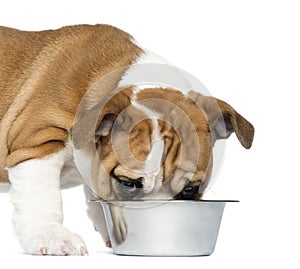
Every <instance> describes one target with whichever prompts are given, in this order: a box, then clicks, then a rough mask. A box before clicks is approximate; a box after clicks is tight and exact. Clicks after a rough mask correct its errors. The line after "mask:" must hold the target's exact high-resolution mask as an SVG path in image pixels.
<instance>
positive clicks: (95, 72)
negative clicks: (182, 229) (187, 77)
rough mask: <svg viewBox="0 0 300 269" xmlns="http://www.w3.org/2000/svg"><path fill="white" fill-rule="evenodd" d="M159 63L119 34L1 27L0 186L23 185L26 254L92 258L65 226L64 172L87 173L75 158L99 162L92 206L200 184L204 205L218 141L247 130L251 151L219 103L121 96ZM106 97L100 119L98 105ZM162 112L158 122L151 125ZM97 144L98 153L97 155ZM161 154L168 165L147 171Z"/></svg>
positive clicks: (195, 96)
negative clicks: (144, 66) (144, 67)
mask: <svg viewBox="0 0 300 269" xmlns="http://www.w3.org/2000/svg"><path fill="white" fill-rule="evenodd" d="M144 56H146V57H144ZM147 59H148V61H150V62H151V61H152V60H153V59H155V60H158V62H160V63H161V62H163V61H160V59H159V57H157V56H155V57H154V56H153V55H151V54H149V53H148V52H145V50H143V49H141V48H140V47H139V46H137V45H136V43H135V42H134V41H133V38H132V37H131V36H130V35H129V34H127V33H125V32H123V31H121V30H119V29H117V28H114V27H112V26H108V25H95V26H89V25H78V26H69V27H63V28H61V29H58V30H51V31H41V32H24V31H19V30H15V29H10V28H6V27H0V95H1V98H0V182H8V181H10V182H11V183H12V197H13V203H14V206H15V209H16V210H15V212H14V217H13V218H14V221H15V226H16V231H17V233H18V235H19V237H20V240H21V243H22V244H23V247H24V249H25V251H26V252H28V253H32V254H55V255H84V254H86V253H87V252H86V248H85V245H84V243H83V242H82V240H81V238H80V237H78V236H76V235H74V234H72V233H71V232H69V231H68V230H67V229H66V228H64V227H63V226H62V208H61V200H60V199H61V198H60V192H59V181H60V177H63V175H64V174H66V173H65V172H64V168H68V169H76V165H75V164H74V162H73V160H72V158H73V157H74V156H73V154H74V151H75V150H78V151H80V150H83V151H84V154H85V157H86V161H87V163H88V168H89V172H90V177H91V178H90V180H91V182H90V183H91V185H90V186H88V187H86V195H87V199H95V198H96V199H125V198H126V197H125V198H124V196H123V195H124V192H122V189H121V188H120V184H121V183H120V182H123V184H125V186H126V183H127V184H129V183H130V182H131V183H132V182H134V184H137V183H139V184H142V185H143V186H147V188H145V189H144V190H142V191H141V192H140V193H139V194H138V195H137V196H136V197H134V198H141V197H142V198H145V199H147V198H149V197H151V195H153V194H154V195H156V194H159V193H160V192H162V193H163V195H162V196H161V197H165V196H164V195H167V197H169V198H172V197H175V198H177V199H181V198H182V195H181V193H182V190H183V188H185V187H186V186H187V185H190V186H193V187H198V188H199V189H198V193H197V195H196V196H195V197H193V199H200V198H201V197H202V195H203V193H204V191H205V188H206V187H207V185H208V182H209V179H210V177H211V171H212V165H213V164H212V149H213V146H214V143H215V141H216V140H217V139H225V138H228V137H229V136H230V134H231V133H232V132H235V133H236V135H237V137H238V139H239V141H240V142H241V144H242V145H243V146H244V147H245V148H250V147H251V144H252V140H253V135H254V128H253V126H252V125H251V124H250V123H249V122H248V121H247V120H246V119H245V118H243V117H242V116H241V115H240V114H239V113H237V112H236V111H235V110H234V109H233V108H232V107H231V106H230V105H228V104H227V103H225V102H224V101H221V100H218V99H216V98H213V97H207V96H203V95H201V94H200V93H197V92H194V91H190V92H189V93H188V94H185V93H182V92H180V91H178V90H175V89H172V88H162V87H153V88H151V87H150V88H147V87H146V88H143V89H137V88H136V87H135V86H132V85H131V86H127V87H125V88H124V89H122V90H121V91H119V92H118V93H116V94H114V95H113V96H112V97H111V98H110V99H109V98H108V97H109V96H110V94H112V93H114V90H116V89H117V88H118V86H120V85H122V86H124V85H126V81H127V80H126V78H128V76H129V75H130V72H133V71H132V70H134V67H133V65H134V64H135V63H139V62H140V63H145V62H147ZM100 79H101V80H100ZM83 97H84V98H83ZM106 98H107V102H106V105H105V106H104V108H103V109H102V110H101V111H99V107H98V105H97V104H98V103H99V102H101V101H102V102H103V101H104V100H106ZM155 100H159V102H156V101H155ZM86 112H89V113H86ZM150 114H153V115H155V116H154V117H150V118H151V119H149V115H150ZM95 115H96V117H95ZM78 116H79V117H78ZM81 116H82V117H81ZM91 118H93V120H91ZM95 121H96V123H95ZM132 124H133V126H131V125H132ZM114 135H115V136H114ZM89 144H92V145H93V147H94V148H96V149H97V150H96V153H95V155H93V154H94V153H92V152H91V151H89V149H87V150H86V148H85V146H86V145H89ZM154 144H155V146H154ZM127 146H128V147H127ZM155 147H156V148H155ZM154 151H155V152H156V153H157V156H155V158H158V160H155V162H156V163H158V164H160V167H158V168H157V169H155V171H147V170H146V169H147V168H153V165H152V163H150V164H149V163H147V162H150V160H154V159H153V158H151V154H152V153H153V154H154ZM199 152H200V154H198V153H199ZM66 156H67V157H66ZM149 156H150V157H149ZM99 160H100V163H99ZM145 163H146V164H145ZM35 165H39V166H41V167H44V168H43V169H40V170H38V169H34V167H35ZM48 170H49V171H51V173H50V172H49V173H47V172H48ZM7 171H8V173H7ZM76 172H77V170H76ZM8 174H9V177H8ZM73 175H74V174H73ZM121 185H122V184H121ZM123 186H124V185H123ZM48 187H49V188H48ZM91 189H92V190H93V191H94V193H93V192H91ZM53 197H54V198H53ZM55 197H56V198H55ZM159 197H160V196H159ZM46 202H47V205H48V206H47V207H45V208H43V210H40V209H41V208H40V207H39V205H41V203H46ZM91 207H93V208H91ZM91 207H90V209H89V212H88V213H89V215H90V217H91V218H92V219H93V220H94V219H96V222H95V227H96V228H97V229H98V230H99V231H101V232H102V235H103V237H104V239H105V240H106V241H107V243H108V245H109V244H110V243H109V241H108V235H107V229H106V227H104V226H105V224H104V223H103V219H99V218H101V217H102V218H103V212H101V211H100V210H101V209H100V208H99V207H98V206H91ZM111 210H112V215H113V221H114V223H117V227H115V228H116V231H117V238H119V241H120V242H122V241H123V240H124V239H125V237H126V233H127V225H126V222H125V221H124V219H123V218H122V213H121V210H120V208H117V207H114V206H112V208H111ZM31 211H35V212H36V214H35V215H34V216H33V218H32V219H31V215H30V213H29V212H31ZM44 220H49V221H47V223H48V222H49V223H48V224H49V225H48V224H47V223H45V221H44ZM52 222H53V223H52ZM52 224H54V225H52ZM103 225H104V226H103ZM31 242H33V243H31Z"/></svg>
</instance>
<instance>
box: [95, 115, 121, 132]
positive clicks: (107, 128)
mask: <svg viewBox="0 0 300 269" xmlns="http://www.w3.org/2000/svg"><path fill="white" fill-rule="evenodd" d="M116 118H117V115H116V114H115V113H107V114H105V115H104V116H103V117H102V119H101V120H100V122H99V124H98V127H97V129H96V131H95V135H96V136H98V137H100V136H108V135H109V134H110V132H111V129H112V127H113V125H114V122H115V120H116Z"/></svg>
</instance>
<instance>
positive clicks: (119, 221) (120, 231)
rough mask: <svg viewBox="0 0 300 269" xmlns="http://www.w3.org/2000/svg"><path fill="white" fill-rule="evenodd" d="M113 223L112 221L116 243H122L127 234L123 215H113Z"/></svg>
mask: <svg viewBox="0 0 300 269" xmlns="http://www.w3.org/2000/svg"><path fill="white" fill-rule="evenodd" d="M113 223H114V234H115V237H116V241H117V243H119V244H121V243H123V242H124V241H125V240H126V238H127V234H128V228H127V223H126V221H125V219H124V218H123V216H120V215H119V216H115V218H113Z"/></svg>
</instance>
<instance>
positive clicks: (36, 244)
mask: <svg viewBox="0 0 300 269" xmlns="http://www.w3.org/2000/svg"><path fill="white" fill-rule="evenodd" d="M21 243H22V245H23V247H24V249H25V251H26V252H27V253H28V254H33V255H58V256H66V255H82V256H83V255H87V254H88V252H87V249H86V246H85V243H84V242H83V240H82V239H81V237H80V236H78V235H76V234H73V233H71V232H70V231H69V230H68V229H66V228H64V227H62V226H61V225H49V226H46V227H43V228H38V229H36V230H31V232H30V233H28V234H23V235H22V236H21Z"/></svg>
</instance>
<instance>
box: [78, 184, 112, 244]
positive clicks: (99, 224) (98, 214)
mask: <svg viewBox="0 0 300 269" xmlns="http://www.w3.org/2000/svg"><path fill="white" fill-rule="evenodd" d="M84 193H85V196H86V201H87V214H88V216H89V218H90V219H91V221H92V222H93V224H94V227H95V230H96V231H98V232H99V233H100V234H101V236H102V238H103V241H104V242H105V244H106V246H107V247H111V242H110V239H109V234H108V231H107V226H106V222H105V216H104V211H103V208H102V206H101V204H100V203H95V202H89V201H93V200H99V198H98V197H95V196H94V195H93V194H92V193H91V191H90V190H89V188H88V187H87V186H84Z"/></svg>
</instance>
